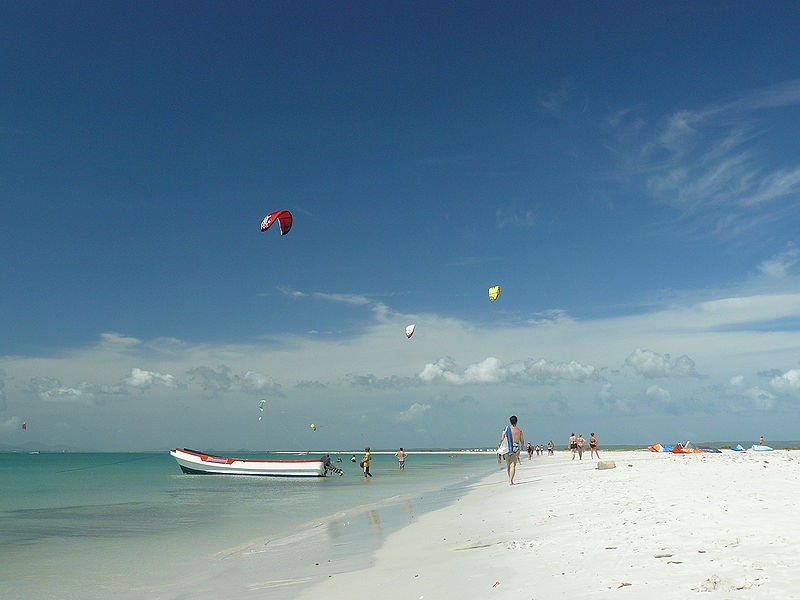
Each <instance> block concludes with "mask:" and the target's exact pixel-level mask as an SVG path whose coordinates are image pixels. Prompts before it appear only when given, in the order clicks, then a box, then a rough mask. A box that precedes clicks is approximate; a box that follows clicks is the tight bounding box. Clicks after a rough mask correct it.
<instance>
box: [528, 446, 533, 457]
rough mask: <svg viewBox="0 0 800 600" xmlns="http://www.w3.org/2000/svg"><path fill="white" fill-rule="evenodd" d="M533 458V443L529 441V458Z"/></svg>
mask: <svg viewBox="0 0 800 600" xmlns="http://www.w3.org/2000/svg"><path fill="white" fill-rule="evenodd" d="M532 458H533V444H531V443H530V442H528V460H530V459H532Z"/></svg>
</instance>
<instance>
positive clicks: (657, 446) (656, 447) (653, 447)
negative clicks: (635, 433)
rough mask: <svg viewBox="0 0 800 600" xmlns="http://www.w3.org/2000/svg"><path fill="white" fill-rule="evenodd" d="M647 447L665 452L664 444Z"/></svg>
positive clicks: (652, 450)
mask: <svg viewBox="0 0 800 600" xmlns="http://www.w3.org/2000/svg"><path fill="white" fill-rule="evenodd" d="M647 449H648V450H650V452H663V451H664V446H662V445H661V444H653V445H652V446H650V447H648V448H647Z"/></svg>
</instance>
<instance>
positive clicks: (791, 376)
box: [769, 369, 800, 392]
mask: <svg viewBox="0 0 800 600" xmlns="http://www.w3.org/2000/svg"><path fill="white" fill-rule="evenodd" d="M769 384H770V385H771V386H772V387H773V388H774V389H776V390H780V391H782V392H796V391H798V390H800V369H789V370H788V371H786V372H785V373H782V374H781V375H776V376H775V377H773V378H772V379H771V380H770V382H769Z"/></svg>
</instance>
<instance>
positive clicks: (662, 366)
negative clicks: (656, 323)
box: [625, 348, 698, 379]
mask: <svg viewBox="0 0 800 600" xmlns="http://www.w3.org/2000/svg"><path fill="white" fill-rule="evenodd" d="M625 365H626V366H628V367H631V368H632V369H633V370H634V371H636V372H637V373H638V374H639V375H641V376H642V377H645V378H647V379H655V378H657V377H698V374H697V372H696V371H695V364H694V361H693V360H692V359H691V358H689V357H688V356H686V355H685V354H684V355H683V356H679V357H678V358H676V359H675V360H672V358H671V357H670V355H669V354H659V353H658V352H652V351H650V350H643V349H642V348H637V349H636V350H634V351H633V352H632V353H631V354H630V356H628V358H626V359H625Z"/></svg>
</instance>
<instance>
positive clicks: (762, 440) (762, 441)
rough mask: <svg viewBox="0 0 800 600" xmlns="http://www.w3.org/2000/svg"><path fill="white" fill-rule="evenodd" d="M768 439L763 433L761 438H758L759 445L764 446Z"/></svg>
mask: <svg viewBox="0 0 800 600" xmlns="http://www.w3.org/2000/svg"><path fill="white" fill-rule="evenodd" d="M766 441H767V440H765V439H764V436H763V435H762V436H761V437H760V438H758V445H759V446H763V445H764V443H765V442H766Z"/></svg>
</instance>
